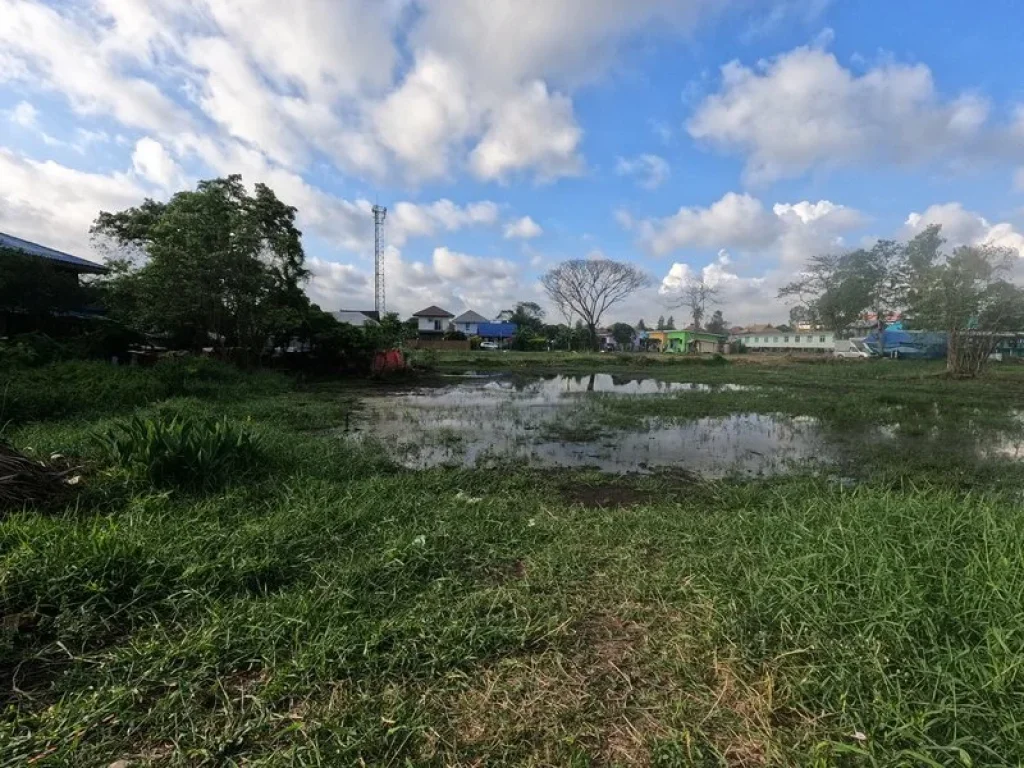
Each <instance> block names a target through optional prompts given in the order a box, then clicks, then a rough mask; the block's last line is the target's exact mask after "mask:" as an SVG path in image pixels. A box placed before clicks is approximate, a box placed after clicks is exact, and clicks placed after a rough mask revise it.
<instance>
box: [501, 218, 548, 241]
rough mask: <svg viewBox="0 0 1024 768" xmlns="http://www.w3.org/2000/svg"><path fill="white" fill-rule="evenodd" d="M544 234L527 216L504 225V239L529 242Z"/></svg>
mask: <svg viewBox="0 0 1024 768" xmlns="http://www.w3.org/2000/svg"><path fill="white" fill-rule="evenodd" d="M543 234H544V230H543V229H542V228H541V226H540V224H538V223H537V222H536V221H534V220H533V219H532V218H530V217H529V216H523V218H521V219H516V220H515V221H511V222H509V223H508V224H506V225H505V239H506V240H511V239H519V240H531V239H533V238H535V237H540V236H541V235H543Z"/></svg>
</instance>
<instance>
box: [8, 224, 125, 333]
mask: <svg viewBox="0 0 1024 768" xmlns="http://www.w3.org/2000/svg"><path fill="white" fill-rule="evenodd" d="M5 263H6V266H14V265H17V264H21V263H24V264H25V265H26V266H29V267H33V266H38V267H40V270H39V273H38V274H31V275H29V274H22V273H21V270H19V269H17V268H16V269H15V271H14V273H13V274H12V277H13V281H12V282H8V283H7V291H5V293H6V294H7V298H8V300H9V301H8V302H7V305H6V306H0V336H5V335H7V334H15V333H24V332H28V331H33V330H39V327H40V324H41V323H47V324H48V323H49V322H50V321H53V322H57V323H59V325H60V326H61V327H66V326H67V325H68V324H69V323H70V324H72V325H75V324H77V323H79V322H81V321H82V320H90V319H94V318H96V317H98V316H100V315H102V314H103V312H102V310H101V309H100V308H99V307H95V306H93V307H90V306H78V305H77V303H78V302H81V303H82V304H83V305H84V304H85V303H86V302H87V300H86V299H85V297H84V296H83V295H81V294H80V293H79V277H80V276H81V275H102V274H106V272H107V271H108V270H107V268H106V267H104V266H102V265H100V264H97V263H95V262H93V261H88V260H86V259H81V258H79V257H78V256H72V255H71V254H69V253H64V252H63V251H58V250H55V249H53V248H47V247H46V246H45V245H39V244H38V243H33V242H30V241H28V240H23V239H21V238H20V237H15V236H14V235H8V234H5V233H3V232H0V270H4V271H6V270H5V269H4V268H5ZM34 271H35V270H34V269H32V270H30V272H32V273H34ZM19 274H21V277H20V279H19V278H18V277H17V275H19ZM26 281H28V282H26ZM50 289H53V290H50ZM54 295H57V296H61V295H62V296H64V297H65V298H64V299H63V300H58V303H57V304H54V303H52V302H53V296H54ZM69 301H70V302H72V303H71V304H68V303H66V302H69ZM47 302H51V303H49V304H47ZM33 306H34V307H35V311H33ZM46 306H49V307H50V308H49V309H48V310H47V309H45V307H46ZM41 307H43V309H42V313H43V314H42V315H40V314H39V310H40V308H41ZM47 316H48V317H49V321H47V320H45V317H47Z"/></svg>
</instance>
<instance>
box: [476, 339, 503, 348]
mask: <svg viewBox="0 0 1024 768" xmlns="http://www.w3.org/2000/svg"><path fill="white" fill-rule="evenodd" d="M480 349H501V345H500V344H498V342H496V341H481V342H480Z"/></svg>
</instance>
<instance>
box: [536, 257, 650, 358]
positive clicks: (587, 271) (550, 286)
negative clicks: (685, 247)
mask: <svg viewBox="0 0 1024 768" xmlns="http://www.w3.org/2000/svg"><path fill="white" fill-rule="evenodd" d="M541 283H542V285H543V286H544V290H545V292H546V293H547V295H548V298H550V299H551V301H552V303H553V304H555V306H557V307H558V308H559V310H560V311H561V312H562V314H563V315H565V316H567V317H571V316H572V315H578V316H579V317H580V318H581V319H582V321H583V323H584V324H585V325H586V327H587V330H588V331H589V332H590V339H591V342H590V343H591V345H592V346H595V347H596V345H597V328H598V326H599V325H600V323H601V318H602V317H603V316H604V314H605V312H607V311H608V310H609V309H610V308H611V307H613V306H615V305H616V304H618V303H619V302H621V301H622V300H623V299H625V298H626V297H627V296H629V295H631V294H633V293H635V292H636V291H638V290H640V289H641V288H643V287H645V286H647V285H649V284H650V278H649V277H648V276H647V275H646V273H644V272H643V270H641V269H640V268H639V267H636V266H634V265H633V264H627V263H624V262H618V261H612V260H611V259H574V260H572V261H565V262H562V263H561V264H559V265H558V266H557V267H555V268H554V269H552V270H551V271H549V272H548V273H547V274H546V275H544V277H543V278H542V279H541Z"/></svg>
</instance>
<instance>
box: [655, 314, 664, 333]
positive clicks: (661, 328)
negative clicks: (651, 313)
mask: <svg viewBox="0 0 1024 768" xmlns="http://www.w3.org/2000/svg"><path fill="white" fill-rule="evenodd" d="M657 330H659V331H664V330H665V316H664V315H660V316H659V317H658V325H657Z"/></svg>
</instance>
